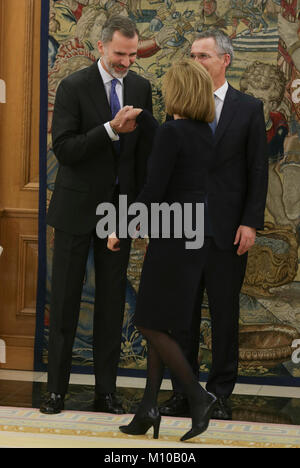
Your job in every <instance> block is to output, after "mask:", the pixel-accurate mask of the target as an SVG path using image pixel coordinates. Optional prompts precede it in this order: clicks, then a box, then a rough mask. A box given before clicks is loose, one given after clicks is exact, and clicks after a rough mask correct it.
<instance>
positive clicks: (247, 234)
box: [234, 226, 256, 255]
mask: <svg viewBox="0 0 300 468" xmlns="http://www.w3.org/2000/svg"><path fill="white" fill-rule="evenodd" d="M255 239H256V229H255V228H252V227H249V226H240V227H239V228H238V230H237V233H236V236H235V240H234V245H237V244H239V247H238V250H237V254H238V255H243V254H244V253H246V252H248V250H249V249H250V248H251V247H252V246H253V245H254V243H255Z"/></svg>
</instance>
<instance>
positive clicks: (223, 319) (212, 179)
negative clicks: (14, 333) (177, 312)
mask: <svg viewBox="0 0 300 468" xmlns="http://www.w3.org/2000/svg"><path fill="white" fill-rule="evenodd" d="M191 57H192V58H193V59H194V60H197V61H199V62H200V63H201V64H202V65H203V66H204V67H205V68H206V69H207V70H208V71H209V73H210V75H211V77H212V79H213V83H214V94H215V104H216V119H215V122H214V126H213V132H214V139H215V154H214V157H213V159H212V161H211V163H210V170H209V177H208V182H207V193H206V197H205V243H204V247H203V248H204V249H206V261H205V265H204V273H203V277H202V282H201V284H200V286H199V293H198V303H197V306H196V307H195V316H194V323H193V327H192V330H191V332H190V333H189V334H187V335H185V336H184V335H183V334H181V335H178V336H177V340H178V341H179V343H180V344H181V346H182V348H183V349H184V350H185V353H186V356H187V357H188V359H189V361H190V363H191V364H192V366H193V369H194V371H195V373H196V374H198V372H199V364H198V350H199V330H200V321H201V316H200V315H201V304H202V301H203V292H204V289H206V291H207V295H208V301H209V309H210V315H211V326H212V366H211V370H210V373H209V376H208V381H207V385H206V388H207V390H208V391H209V392H211V393H213V394H214V395H215V396H216V397H217V398H218V405H217V406H216V409H215V412H214V415H213V417H214V418H216V419H230V418H231V409H230V405H229V402H228V398H229V397H230V395H231V394H232V391H233V389H234V386H235V383H236V379H237V373H238V357H239V353H238V335H239V294H240V290H241V287H242V284H243V280H244V276H245V271H246V264H247V252H248V250H249V249H250V248H251V247H252V246H253V244H254V242H255V237H256V230H257V229H263V228H264V210H265V203H266V195H267V186H268V162H267V155H268V150H267V139H266V131H265V121H264V113H263V104H262V102H261V101H259V100H258V99H255V98H253V97H252V96H248V95H246V94H243V93H241V92H240V91H237V90H235V89H234V88H232V87H231V86H230V85H229V84H228V82H227V80H226V70H227V69H228V67H229V66H230V64H231V62H232V59H233V47H232V44H231V41H230V39H229V38H228V36H227V35H226V34H224V33H223V32H221V31H218V30H209V31H206V32H203V33H201V34H200V35H199V36H198V37H197V38H196V40H195V41H194V43H193V45H192V48H191ZM200 156H201V155H200ZM183 313H184V311H183ZM172 382H173V390H174V393H173V396H172V398H171V399H170V400H168V401H167V402H165V403H164V404H163V405H162V407H161V408H160V410H161V413H162V414H165V415H170V416H171V415H184V414H185V413H186V410H187V408H188V405H187V400H186V397H185V395H184V394H183V391H182V389H181V388H180V385H179V383H178V382H176V380H175V379H174V378H173V379H172Z"/></svg>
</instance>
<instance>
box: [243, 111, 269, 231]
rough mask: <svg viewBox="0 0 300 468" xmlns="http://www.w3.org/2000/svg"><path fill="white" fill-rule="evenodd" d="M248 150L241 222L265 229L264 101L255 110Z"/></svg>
mask: <svg viewBox="0 0 300 468" xmlns="http://www.w3.org/2000/svg"><path fill="white" fill-rule="evenodd" d="M246 152H247V170H248V174H247V178H248V184H247V196H246V202H245V207H244V212H243V216H242V221H241V224H242V225H245V226H250V227H253V228H256V229H263V228H264V212H265V206H266V198H267V191H268V148H267V137H266V127H265V119H264V113H263V104H262V103H260V104H259V107H258V108H257V109H256V111H255V112H253V116H252V119H251V122H250V128H249V134H248V140H247V148H246Z"/></svg>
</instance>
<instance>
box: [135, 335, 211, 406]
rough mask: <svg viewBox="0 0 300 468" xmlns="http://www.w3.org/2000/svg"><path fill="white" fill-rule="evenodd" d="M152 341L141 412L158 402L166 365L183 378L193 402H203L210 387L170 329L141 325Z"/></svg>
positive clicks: (150, 341)
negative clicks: (199, 377)
mask: <svg viewBox="0 0 300 468" xmlns="http://www.w3.org/2000/svg"><path fill="white" fill-rule="evenodd" d="M138 329H139V331H140V332H141V333H142V334H143V335H144V337H145V338H146V339H147V341H148V360H147V383H146V388H145V392H144V396H143V399H142V401H141V404H140V406H139V409H138V412H137V414H143V413H145V412H147V411H149V410H150V409H151V408H154V407H156V406H157V397H158V392H159V390H160V387H161V383H162V380H163V374H164V369H165V367H168V369H169V370H170V371H171V372H172V373H173V374H174V375H175V376H176V377H177V378H178V379H179V380H180V381H181V384H182V385H183V388H184V390H185V394H186V395H187V397H188V400H189V403H190V406H191V407H193V406H194V405H197V404H198V403H200V401H201V400H202V398H203V395H206V391H205V390H204V389H203V388H202V387H201V385H199V383H198V380H197V378H196V376H195V375H194V373H193V370H192V368H191V366H190V364H189V363H188V361H187V360H186V358H185V356H184V354H183V352H182V350H181V348H180V346H179V345H178V343H177V342H176V341H175V340H174V339H173V338H172V336H171V335H169V334H168V333H165V332H162V331H158V330H152V329H149V328H144V327H138Z"/></svg>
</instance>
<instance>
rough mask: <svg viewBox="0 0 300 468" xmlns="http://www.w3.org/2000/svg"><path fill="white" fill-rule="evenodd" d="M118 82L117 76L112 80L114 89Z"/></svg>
mask: <svg viewBox="0 0 300 468" xmlns="http://www.w3.org/2000/svg"><path fill="white" fill-rule="evenodd" d="M117 83H119V80H118V79H117V78H114V79H113V80H111V87H112V89H113V90H115V89H116V86H117Z"/></svg>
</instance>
